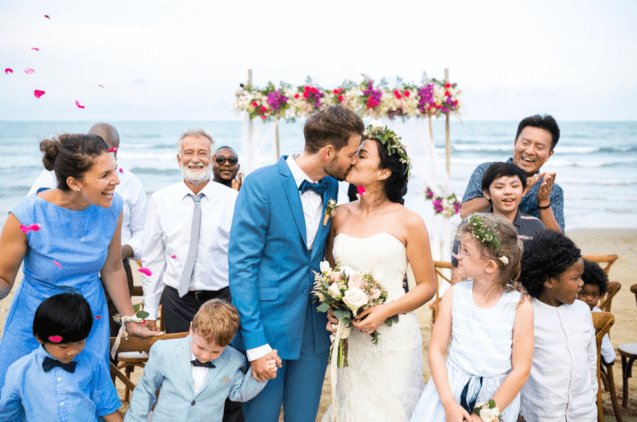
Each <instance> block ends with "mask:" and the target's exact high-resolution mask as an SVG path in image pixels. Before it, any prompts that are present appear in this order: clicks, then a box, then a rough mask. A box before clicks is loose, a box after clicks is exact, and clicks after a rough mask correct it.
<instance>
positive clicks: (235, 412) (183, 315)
mask: <svg viewBox="0 0 637 422" xmlns="http://www.w3.org/2000/svg"><path fill="white" fill-rule="evenodd" d="M210 299H222V300H224V301H226V302H228V303H232V296H230V288H229V287H225V288H223V289H221V290H218V291H216V292H215V291H207V292H200V293H197V297H195V295H194V294H193V292H189V293H188V294H186V295H184V296H183V297H179V293H178V292H177V289H175V288H173V287H170V286H166V287H165V288H164V296H163V302H162V309H163V312H164V321H165V324H166V326H165V327H164V331H166V333H167V334H172V333H183V332H185V331H189V330H190V323H191V322H192V319H193V318H194V317H195V314H196V313H197V311H198V310H199V308H200V307H201V305H203V304H204V303H206V302H207V301H208V300H210ZM243 421H244V420H243V413H242V412H241V403H239V402H233V401H230V400H229V399H226V404H225V408H224V411H223V421H222V422H243Z"/></svg>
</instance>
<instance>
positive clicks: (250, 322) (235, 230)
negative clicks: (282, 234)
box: [228, 175, 270, 350]
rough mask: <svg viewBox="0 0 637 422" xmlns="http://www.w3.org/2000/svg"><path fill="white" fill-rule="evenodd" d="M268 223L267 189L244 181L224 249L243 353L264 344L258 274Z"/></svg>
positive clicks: (253, 182) (252, 182) (250, 179)
mask: <svg viewBox="0 0 637 422" xmlns="http://www.w3.org/2000/svg"><path fill="white" fill-rule="evenodd" d="M269 220H270V203H269V200H268V197H267V189H266V188H265V187H264V186H262V183H259V182H258V181H257V179H256V175H253V177H248V178H246V180H245V182H244V184H243V186H242V187H241V190H240V191H239V195H238V197H237V202H236V204H235V208H234V215H233V217H232V229H231V230H230V243H229V246H228V265H229V273H230V274H229V284H230V293H231V294H232V304H233V305H234V306H235V307H236V308H237V310H238V311H239V316H240V318H241V325H240V328H239V330H240V333H241V337H242V338H243V342H244V346H245V349H246V350H250V349H254V348H257V347H260V346H263V345H265V344H267V343H268V341H267V339H266V336H265V330H264V328H263V323H262V322H261V312H260V308H259V286H258V280H257V278H258V274H259V264H260V262H261V256H262V254H263V250H264V248H265V242H266V238H267V231H268V225H269Z"/></svg>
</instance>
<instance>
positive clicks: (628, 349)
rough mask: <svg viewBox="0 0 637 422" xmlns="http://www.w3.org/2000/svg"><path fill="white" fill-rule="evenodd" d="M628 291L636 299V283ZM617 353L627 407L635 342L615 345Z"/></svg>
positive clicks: (636, 345) (624, 401) (636, 358)
mask: <svg viewBox="0 0 637 422" xmlns="http://www.w3.org/2000/svg"><path fill="white" fill-rule="evenodd" d="M630 291H631V292H633V293H634V294H635V300H637V284H633V285H632V286H630ZM617 351H618V352H619V355H620V356H621V357H622V381H623V388H622V389H623V393H624V394H623V397H622V406H624V407H628V379H629V378H631V377H632V376H633V373H632V372H633V363H634V362H635V360H637V343H624V344H620V345H619V347H617Z"/></svg>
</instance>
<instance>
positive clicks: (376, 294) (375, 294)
mask: <svg viewBox="0 0 637 422" xmlns="http://www.w3.org/2000/svg"><path fill="white" fill-rule="evenodd" d="M370 293H371V295H372V299H374V300H376V299H378V298H379V297H380V291H379V290H378V289H376V288H374V289H372V291H371V292H370Z"/></svg>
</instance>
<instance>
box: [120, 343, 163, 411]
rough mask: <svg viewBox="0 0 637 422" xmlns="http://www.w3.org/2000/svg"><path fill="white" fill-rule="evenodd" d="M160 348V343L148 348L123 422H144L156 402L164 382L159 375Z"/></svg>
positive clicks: (160, 363)
mask: <svg viewBox="0 0 637 422" xmlns="http://www.w3.org/2000/svg"><path fill="white" fill-rule="evenodd" d="M160 348H161V341H159V342H157V343H155V344H153V347H151V348H150V353H149V356H148V362H147V363H146V366H145V367H144V375H142V376H141V378H140V379H139V382H138V383H137V387H135V389H134V390H133V398H132V399H131V401H130V407H129V408H128V411H127V412H126V416H125V417H124V421H125V422H146V420H147V419H148V413H149V412H150V410H151V409H152V408H153V406H154V405H155V402H156V401H157V397H156V396H155V394H156V393H157V390H159V387H161V384H162V382H163V381H164V376H163V375H162V373H161V368H162V361H163V359H162V356H163V353H162V351H161V350H160Z"/></svg>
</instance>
